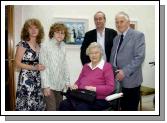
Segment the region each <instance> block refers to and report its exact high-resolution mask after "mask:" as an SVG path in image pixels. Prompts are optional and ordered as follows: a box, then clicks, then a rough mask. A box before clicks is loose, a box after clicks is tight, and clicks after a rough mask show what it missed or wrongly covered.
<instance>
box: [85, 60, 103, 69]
mask: <svg viewBox="0 0 167 123" xmlns="http://www.w3.org/2000/svg"><path fill="white" fill-rule="evenodd" d="M104 63H105V61H104V59H101V60H100V62H99V63H98V64H97V65H96V67H94V68H93V67H92V62H90V63H88V66H89V67H90V68H91V69H92V70H94V69H96V68H97V67H98V68H100V69H101V70H102V69H103V66H104Z"/></svg>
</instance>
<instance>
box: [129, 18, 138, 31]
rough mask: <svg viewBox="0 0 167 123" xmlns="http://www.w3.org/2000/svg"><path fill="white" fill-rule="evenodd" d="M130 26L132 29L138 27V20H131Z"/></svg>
mask: <svg viewBox="0 0 167 123" xmlns="http://www.w3.org/2000/svg"><path fill="white" fill-rule="evenodd" d="M130 27H131V28H132V29H137V21H136V20H132V21H130Z"/></svg>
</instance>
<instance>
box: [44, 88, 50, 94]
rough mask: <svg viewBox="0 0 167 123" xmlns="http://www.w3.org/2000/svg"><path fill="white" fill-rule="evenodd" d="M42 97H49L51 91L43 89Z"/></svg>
mask: <svg viewBox="0 0 167 123" xmlns="http://www.w3.org/2000/svg"><path fill="white" fill-rule="evenodd" d="M44 95H45V96H50V95H51V90H50V88H44Z"/></svg>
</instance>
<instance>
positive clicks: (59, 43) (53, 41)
mask: <svg viewBox="0 0 167 123" xmlns="http://www.w3.org/2000/svg"><path fill="white" fill-rule="evenodd" d="M51 42H52V43H53V44H55V45H56V46H61V45H62V44H63V41H61V42H58V41H57V40H56V39H54V38H52V39H51Z"/></svg>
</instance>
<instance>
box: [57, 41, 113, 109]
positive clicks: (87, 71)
mask: <svg viewBox="0 0 167 123" xmlns="http://www.w3.org/2000/svg"><path fill="white" fill-rule="evenodd" d="M86 54H87V55H88V56H89V58H90V60H91V62H90V63H88V64H85V65H84V66H83V68H82V71H81V73H80V76H79V78H78V80H77V81H76V82H75V83H74V85H71V86H70V88H71V89H87V90H91V91H95V92H96V101H95V102H94V103H93V104H90V103H87V102H83V101H80V100H76V99H75V100H72V103H71V101H70V100H68V99H65V100H63V101H62V102H61V103H60V107H59V110H61V111H73V110H76V111H91V110H96V111H97V110H104V109H106V108H108V107H109V103H108V102H107V101H106V100H105V97H106V96H108V95H110V94H111V93H112V92H113V90H114V75H113V70H112V66H111V64H110V63H107V62H105V61H104V60H103V58H102V54H103V51H102V47H101V45H99V44H98V43H96V42H93V43H91V44H90V45H89V46H88V48H87V50H86ZM72 104H73V105H72ZM74 105H75V107H74Z"/></svg>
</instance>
